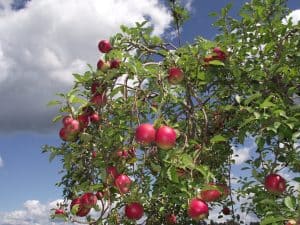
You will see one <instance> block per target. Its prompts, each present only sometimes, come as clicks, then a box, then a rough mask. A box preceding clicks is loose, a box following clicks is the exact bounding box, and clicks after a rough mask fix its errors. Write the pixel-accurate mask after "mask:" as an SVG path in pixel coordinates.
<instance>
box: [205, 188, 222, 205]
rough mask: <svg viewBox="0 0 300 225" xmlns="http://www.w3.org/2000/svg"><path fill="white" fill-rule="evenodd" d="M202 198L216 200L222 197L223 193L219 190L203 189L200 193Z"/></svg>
mask: <svg viewBox="0 0 300 225" xmlns="http://www.w3.org/2000/svg"><path fill="white" fill-rule="evenodd" d="M200 195H201V199H202V200H203V201H206V202H214V201H217V200H219V199H220V197H221V196H222V193H221V192H220V191H219V190H217V189H216V190H203V191H201V193H200Z"/></svg>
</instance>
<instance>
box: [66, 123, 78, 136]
mask: <svg viewBox="0 0 300 225" xmlns="http://www.w3.org/2000/svg"><path fill="white" fill-rule="evenodd" d="M65 130H66V133H67V134H74V133H78V132H79V131H80V124H79V121H78V120H72V121H71V122H69V123H68V125H66V126H65Z"/></svg>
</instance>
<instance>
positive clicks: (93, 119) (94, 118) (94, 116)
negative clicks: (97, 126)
mask: <svg viewBox="0 0 300 225" xmlns="http://www.w3.org/2000/svg"><path fill="white" fill-rule="evenodd" d="M90 120H91V122H92V123H98V122H99V121H100V116H99V114H98V113H96V112H94V113H93V114H92V115H90Z"/></svg>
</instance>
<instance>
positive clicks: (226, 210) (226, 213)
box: [222, 207, 230, 215]
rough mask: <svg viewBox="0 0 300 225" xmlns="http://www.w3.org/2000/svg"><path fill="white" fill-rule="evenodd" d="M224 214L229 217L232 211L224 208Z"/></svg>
mask: <svg viewBox="0 0 300 225" xmlns="http://www.w3.org/2000/svg"><path fill="white" fill-rule="evenodd" d="M222 212H223V214H224V215H229V214H230V209H229V208H228V207H224V208H223V209H222Z"/></svg>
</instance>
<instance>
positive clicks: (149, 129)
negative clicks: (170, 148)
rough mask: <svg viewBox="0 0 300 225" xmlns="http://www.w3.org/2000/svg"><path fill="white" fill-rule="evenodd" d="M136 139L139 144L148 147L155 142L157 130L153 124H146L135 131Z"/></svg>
mask: <svg viewBox="0 0 300 225" xmlns="http://www.w3.org/2000/svg"><path fill="white" fill-rule="evenodd" d="M135 139H136V141H137V142H138V143H140V144H143V145H148V144H150V143H151V142H153V141H154V140H155V129H154V127H153V125H152V124H149V123H144V124H141V125H140V126H138V128H137V129H136V131H135Z"/></svg>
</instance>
